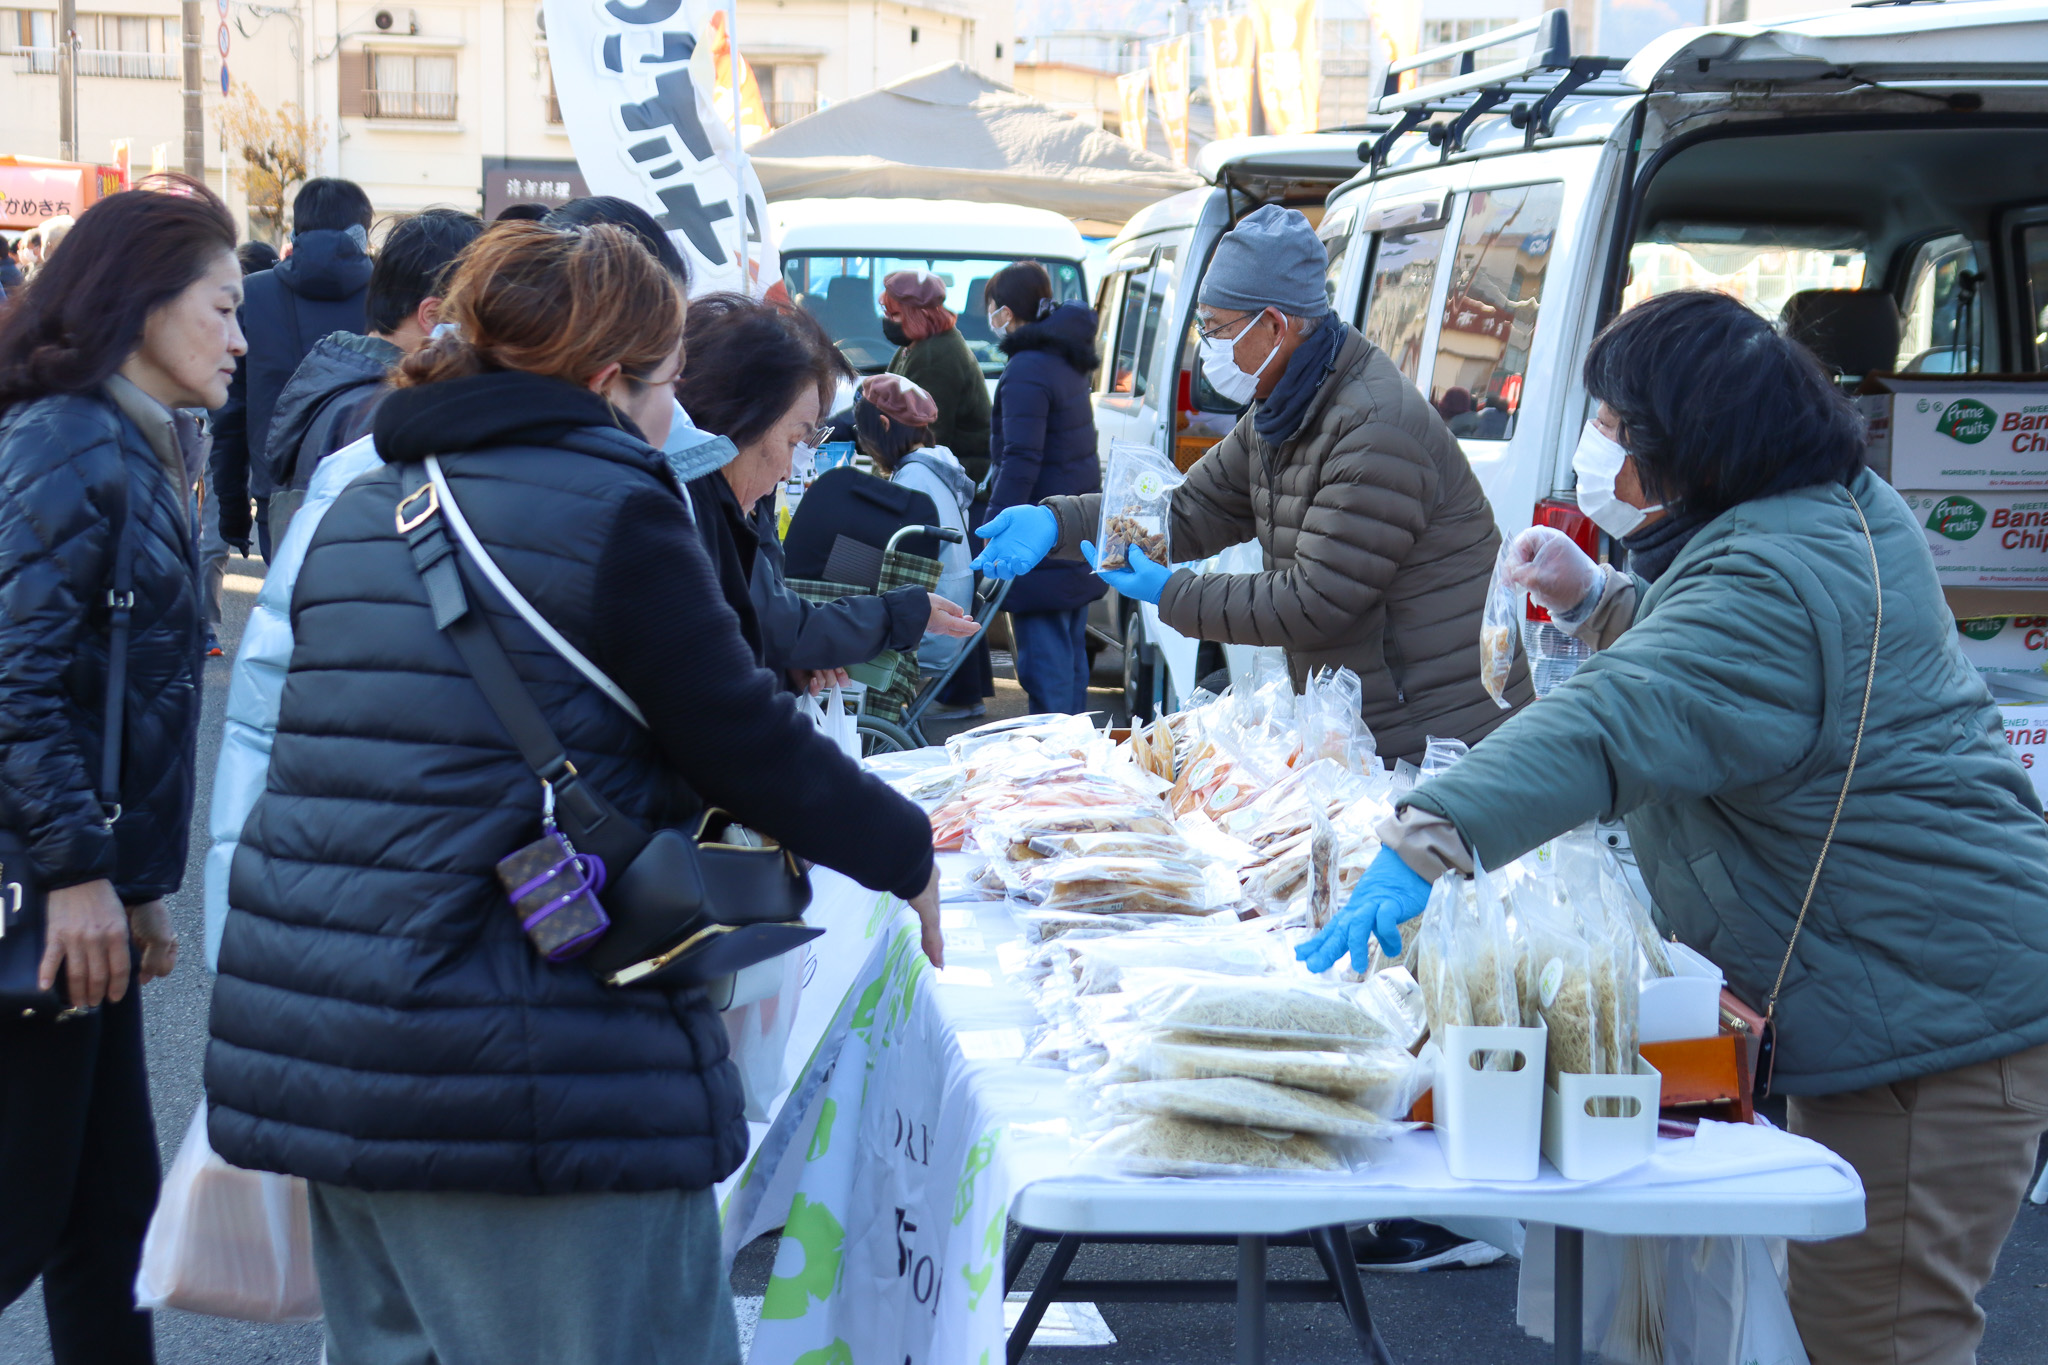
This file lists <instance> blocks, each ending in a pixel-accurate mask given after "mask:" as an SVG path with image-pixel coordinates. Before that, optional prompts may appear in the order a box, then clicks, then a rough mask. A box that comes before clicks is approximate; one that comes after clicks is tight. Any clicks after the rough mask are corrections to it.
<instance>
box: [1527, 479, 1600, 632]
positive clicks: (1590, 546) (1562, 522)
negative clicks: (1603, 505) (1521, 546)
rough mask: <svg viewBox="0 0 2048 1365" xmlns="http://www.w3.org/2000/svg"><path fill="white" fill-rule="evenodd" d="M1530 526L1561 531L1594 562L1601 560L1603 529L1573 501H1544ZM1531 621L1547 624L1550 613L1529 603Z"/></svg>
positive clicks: (1557, 499) (1537, 509)
mask: <svg viewBox="0 0 2048 1365" xmlns="http://www.w3.org/2000/svg"><path fill="white" fill-rule="evenodd" d="M1530 524H1531V525H1534V526H1548V527H1551V528H1553V529H1555V530H1559V531H1562V532H1564V533H1565V534H1566V535H1568V536H1570V537H1571V538H1572V540H1573V542H1574V543H1576V544H1577V545H1578V547H1579V548H1580V549H1581V550H1584V551H1585V552H1586V553H1587V554H1588V555H1589V556H1591V557H1592V558H1593V559H1596V560H1597V559H1599V558H1600V528H1599V527H1597V526H1595V525H1594V524H1593V519H1592V518H1591V517H1589V516H1587V515H1586V514H1585V513H1584V512H1581V511H1580V510H1579V505H1578V503H1576V502H1574V501H1572V500H1571V499H1570V498H1544V499H1542V500H1541V501H1539V502H1538V503H1537V504H1536V512H1535V515H1534V516H1532V517H1531V518H1530ZM1529 619H1530V620H1531V621H1548V620H1549V619H1550V613H1549V612H1547V611H1545V610H1544V609H1543V608H1541V607H1539V606H1537V605H1536V602H1535V600H1534V599H1533V598H1532V599H1530V602H1529Z"/></svg>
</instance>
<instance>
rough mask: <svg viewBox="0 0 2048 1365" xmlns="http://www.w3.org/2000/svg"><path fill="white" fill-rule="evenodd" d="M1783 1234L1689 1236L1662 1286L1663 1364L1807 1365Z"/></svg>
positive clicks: (1679, 1246) (1677, 1245) (1678, 1249)
mask: <svg viewBox="0 0 2048 1365" xmlns="http://www.w3.org/2000/svg"><path fill="white" fill-rule="evenodd" d="M1784 1254H1785V1242H1784V1239H1783V1238H1779V1237H1685V1238H1679V1239H1677V1241H1676V1243H1675V1244H1674V1245H1673V1247H1672V1255H1671V1260H1670V1263H1669V1265H1668V1267H1667V1277H1666V1286H1665V1291H1664V1360H1665V1365H1807V1360H1806V1347H1805V1346H1804V1345H1803V1344H1802V1343H1801V1342H1800V1340H1799V1328H1798V1325H1797V1324H1796V1323H1794V1322H1793V1320H1792V1305H1791V1304H1790V1303H1788V1302H1786V1299H1785V1278H1784V1264H1783V1262H1784Z"/></svg>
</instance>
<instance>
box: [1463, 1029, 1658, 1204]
mask: <svg viewBox="0 0 2048 1365" xmlns="http://www.w3.org/2000/svg"><path fill="white" fill-rule="evenodd" d="M1549 1043H1550V1030H1549V1029H1547V1028H1545V1027H1544V1026H1543V1025H1541V1024H1538V1025H1537V1026H1536V1027H1535V1028H1476V1027H1472V1026H1468V1025H1460V1024H1454V1025H1452V1026H1451V1027H1450V1028H1447V1029H1445V1030H1444V1038H1443V1040H1442V1042H1441V1044H1440V1045H1439V1046H1440V1048H1441V1057H1440V1060H1439V1061H1438V1063H1437V1073H1436V1099H1435V1101H1434V1104H1435V1108H1436V1116H1435V1123H1436V1136H1437V1141H1438V1143H1440V1144H1441V1145H1442V1147H1443V1151H1444V1165H1445V1166H1447V1167H1448V1168H1449V1169H1450V1172H1451V1174H1452V1175H1454V1176H1456V1177H1458V1179H1460V1180H1534V1179H1535V1178H1536V1173H1537V1169H1538V1167H1539V1165H1540V1163H1541V1144H1542V1137H1543V1059H1544V1057H1545V1055H1546V1049H1547V1048H1548V1047H1549ZM1493 1052H1512V1053H1514V1054H1516V1055H1517V1056H1518V1057H1519V1058H1520V1060H1521V1065H1520V1066H1519V1067H1517V1068H1516V1069H1515V1070H1513V1071H1481V1070H1478V1069H1476V1068H1475V1067H1474V1066H1473V1059H1474V1058H1475V1056H1476V1057H1478V1058H1479V1059H1480V1060H1481V1062H1482V1063H1483V1062H1484V1060H1485V1055H1486V1054H1488V1053H1493ZM1652 1106H1653V1109H1654V1097H1653V1100H1652ZM1652 1128H1653V1131H1654V1122H1653V1124H1652Z"/></svg>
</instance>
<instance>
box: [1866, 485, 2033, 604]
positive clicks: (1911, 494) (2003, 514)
mask: <svg viewBox="0 0 2048 1365" xmlns="http://www.w3.org/2000/svg"><path fill="white" fill-rule="evenodd" d="M1899 496H1901V497H1903V498H1904V499H1905V500H1906V506H1907V507H1909V508H1911V509H1912V511H1913V516H1914V519H1915V520H1917V521H1918V522H1919V523H1920V524H1921V527H1922V528H1923V529H1924V530H1925V532H1926V535H1927V549H1928V551H1929V552H1930V553H1932V554H1933V556H1934V572H1935V574H1936V576H1937V577H1939V578H1940V580H1941V585H1942V586H1943V587H1944V588H1947V587H1958V588H2039V587H2048V491H2044V492H2039V493H1986V492H1981V491H1977V492H1951V491H1945V490H1944V491H1933V492H1921V491H1908V490H1906V489H1900V490H1899Z"/></svg>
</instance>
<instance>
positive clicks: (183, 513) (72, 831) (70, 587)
mask: <svg viewBox="0 0 2048 1365" xmlns="http://www.w3.org/2000/svg"><path fill="white" fill-rule="evenodd" d="M159 188H161V189H166V190H169V191H171V192H169V193H155V192H151V191H152V190H155V189H159ZM71 241H72V245H71V246H70V247H68V248H67V249H66V250H65V251H63V252H62V253H60V254H59V255H57V256H55V257H54V258H53V259H52V260H51V261H50V262H49V263H48V264H46V265H45V266H44V267H43V268H42V269H41V270H40V271H38V272H37V275H36V279H35V281H34V282H33V283H32V284H30V285H29V286H28V288H27V289H26V290H25V291H24V292H23V293H22V295H21V296H20V297H19V298H18V299H17V300H16V301H15V302H14V304H13V306H12V307H11V309H10V310H9V312H8V313H7V314H6V316H5V318H4V320H0V754H4V755H5V762H4V763H0V810H5V811H6V812H7V816H6V818H7V819H8V820H9V821H10V822H11V827H12V828H13V830H14V831H15V832H16V833H17V834H19V835H21V836H22V837H23V838H24V840H25V841H26V842H27V844H28V848H29V859H30V861H31V863H32V864H33V865H34V870H35V873H36V875H37V877H39V878H40V879H41V880H42V882H43V884H44V885H45V886H46V887H47V888H50V890H49V900H48V922H47V926H46V944H47V948H46V951H45V954H44V958H43V964H42V982H43V984H44V985H45V986H58V987H60V988H61V989H63V990H66V991H67V992H68V993H69V997H70V1000H71V1002H72V1003H73V1004H74V1005H77V1006H82V1007H91V1006H99V1007H100V1008H99V1009H98V1011H97V1012H96V1013H93V1014H88V1015H85V1016H84V1017H81V1018H76V1019H69V1020H56V1021H47V1020H33V1019H8V1020H5V1021H0V1097H4V1098H0V1191H5V1194H4V1197H0V1308H4V1307H5V1306H6V1305H7V1304H10V1303H12V1302H14V1300H15V1299H17V1298H19V1297H20V1296H21V1294H22V1292H23V1291H24V1290H26V1289H27V1288H28V1287H29V1285H30V1283H31V1282H32V1281H34V1279H35V1278H36V1276H37V1275H38V1274H41V1275H42V1277H43V1303H44V1310H45V1312H46V1314H47V1316H48V1319H49V1325H50V1343H51V1349H52V1352H53V1354H54V1355H55V1358H56V1361H57V1365H131V1363H132V1362H146V1361H149V1360H151V1359H153V1357H154V1353H153V1350H152V1346H151V1340H150V1338H151V1332H150V1320H149V1315H148V1314H147V1313H140V1312H137V1311H135V1307H134V1298H133V1294H132V1286H133V1284H134V1280H135V1271H136V1266H137V1264H138V1263H139V1261H140V1259H141V1253H142V1237H143V1232H144V1230H145V1229H146V1228H147V1227H148V1224H149V1215H150V1210H151V1209H152V1207H153V1206H154V1205H155V1203H156V1191H157V1180H158V1165H157V1149H156V1124H155V1121H154V1119H153V1117H152V1116H151V1113H150V1105H149V1084H148V1075H147V1072H146V1071H145V1069H144V1062H143V1048H142V1001H141V996H140V994H139V992H138V990H137V989H136V988H137V986H138V985H139V984H140V983H142V982H147V981H150V980H152V979H154V978H156V977H159V976H162V975H164V974H166V973H168V972H169V971H170V970H171V969H172V967H173V966H174V965H175V964H176V961H177V946H178V945H177V937H176V935H175V934H174V933H173V932H172V930H171V925H170V919H169V916H168V915H167V914H166V912H165V910H164V897H166V896H168V895H170V894H171V893H173V892H174V891H176V890H177V889H178V886H179V883H180V882H181V881H182V880H183V878H184V873H185V848H186V838H187V835H188V833H189V831H190V828H191V822H192V790H193V751H194V741H195V737H196V734H197V731H198V725H199V657H200V655H199V651H200V622H199V604H198V597H197V593H196V591H195V581H194V574H193V545H194V536H193V528H192V524H191V505H192V503H191V487H192V481H193V478H194V477H195V476H196V474H197V470H196V469H195V468H194V467H193V465H194V461H195V460H196V457H197V453H198V449H199V442H200V435H199V430H198V423H197V422H196V421H195V420H194V419H193V418H192V417H191V416H190V415H189V413H186V412H183V411H181V410H182V409H190V408H217V407H219V406H220V405H221V404H222V403H223V402H225V401H226V399H227V389H228V379H229V376H230V375H232V374H233V372H234V366H235V358H236V357H237V356H239V355H240V354H241V352H242V335H241V331H240V329H239V328H238V327H237V326H236V325H235V309H236V305H237V304H239V303H240V302H241V297H242V272H241V269H240V267H239V266H238V265H237V264H236V261H235V254H234V252H235V225H234V220H233V219H232V218H231V217H229V215H228V211H227V208H226V207H225V206H224V205H223V204H222V203H221V202H220V200H219V199H217V198H215V197H214V196H213V194H212V193H210V192H209V191H208V190H207V189H206V188H205V187H204V186H202V185H200V184H198V183H196V182H194V181H191V180H187V179H186V178H184V177H183V176H169V177H164V178H162V179H160V180H156V179H153V180H146V181H144V182H143V186H142V188H140V189H137V190H133V191H129V192H126V193H122V194H116V195H111V196H109V197H108V198H106V199H103V200H101V201H100V202H99V203H97V204H95V205H94V206H93V207H92V208H90V209H88V210H87V211H86V212H85V213H84V214H83V215H82V216H81V217H80V218H79V220H78V225H77V227H76V228H75V229H74V230H73V232H72V234H71ZM124 538H125V540H126V542H127V544H128V546H129V550H130V554H131V555H132V563H133V591H134V597H135V603H134V608H133V613H132V616H131V618H130V623H129V630H130V635H129V644H128V651H127V681H126V687H125V689H124V697H123V702H122V706H123V718H122V724H123V731H124V733H123V738H122V761H121V779H120V790H119V791H118V792H117V793H114V799H115V800H116V801H117V802H118V805H117V806H116V807H115V808H114V809H112V810H106V809H103V808H102V806H101V803H100V797H99V794H98V792H97V785H98V779H99V771H98V760H99V756H100V753H101V748H102V745H103V744H104V742H105V739H106V736H105V735H104V734H103V733H102V717H103V709H102V708H103V706H104V703H105V700H106V690H107V685H108V665H109V659H108V648H109V642H108V629H109V625H110V620H109V616H110V608H109V606H108V604H107V594H108V593H109V591H110V590H111V586H112V582H113V569H114V559H115V554H116V550H117V547H118V546H119V545H120V544H121V543H122V541H123V539H124Z"/></svg>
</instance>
